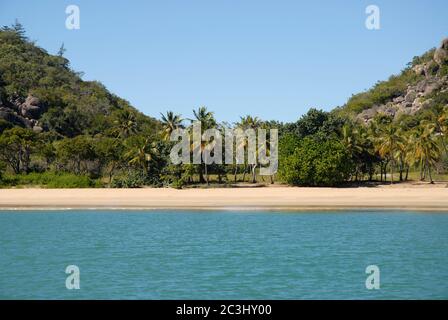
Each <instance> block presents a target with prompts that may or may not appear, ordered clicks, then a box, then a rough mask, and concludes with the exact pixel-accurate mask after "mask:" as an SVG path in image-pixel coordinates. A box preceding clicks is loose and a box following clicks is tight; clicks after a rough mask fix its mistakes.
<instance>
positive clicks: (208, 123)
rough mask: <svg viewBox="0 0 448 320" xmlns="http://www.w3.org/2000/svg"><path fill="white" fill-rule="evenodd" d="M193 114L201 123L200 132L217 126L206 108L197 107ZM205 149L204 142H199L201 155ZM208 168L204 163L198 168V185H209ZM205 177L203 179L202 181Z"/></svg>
mask: <svg viewBox="0 0 448 320" xmlns="http://www.w3.org/2000/svg"><path fill="white" fill-rule="evenodd" d="M193 114H194V117H195V120H196V121H199V122H200V123H201V129H202V131H205V130H207V129H212V128H215V127H216V126H217V123H216V120H215V116H214V114H213V112H211V111H208V110H207V108H206V107H204V106H203V107H199V109H198V110H193ZM205 147H206V142H205V141H201V154H202V152H203V151H204V149H205ZM207 169H208V166H207V164H206V163H205V162H202V164H201V165H200V167H199V181H200V183H204V182H206V183H207V184H209V179H208V172H207ZM204 177H205V179H204Z"/></svg>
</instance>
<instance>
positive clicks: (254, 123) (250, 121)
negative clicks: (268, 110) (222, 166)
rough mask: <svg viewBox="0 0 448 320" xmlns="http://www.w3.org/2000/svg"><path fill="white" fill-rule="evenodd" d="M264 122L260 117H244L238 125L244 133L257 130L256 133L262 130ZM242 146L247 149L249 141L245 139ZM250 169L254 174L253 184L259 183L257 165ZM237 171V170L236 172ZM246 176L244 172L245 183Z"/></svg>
mask: <svg viewBox="0 0 448 320" xmlns="http://www.w3.org/2000/svg"><path fill="white" fill-rule="evenodd" d="M262 124H263V122H262V121H261V120H260V119H259V118H258V117H252V116H250V115H246V116H244V117H240V122H239V123H237V127H238V128H240V129H242V130H243V131H245V130H247V129H253V130H255V132H256V131H257V129H258V128H260V127H261V126H262ZM241 143H242V146H240V147H244V148H247V147H248V141H247V139H244V140H243V141H241ZM257 152H258V151H257ZM257 155H258V154H256V155H255V158H257ZM249 167H250V171H251V173H252V181H251V182H252V183H255V182H257V179H256V178H257V177H256V168H257V164H256V163H254V164H251V165H249ZM235 171H236V170H235ZM245 175H246V171H244V174H243V181H244V177H245Z"/></svg>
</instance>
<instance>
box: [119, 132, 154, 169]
mask: <svg viewBox="0 0 448 320" xmlns="http://www.w3.org/2000/svg"><path fill="white" fill-rule="evenodd" d="M155 154H156V147H155V145H154V143H151V142H150V140H149V139H139V140H138V141H137V142H136V143H134V144H133V145H132V146H130V149H129V151H128V152H126V153H125V157H126V158H127V159H129V161H128V163H129V164H130V165H136V166H138V167H141V168H142V169H143V171H144V173H145V175H147V174H148V172H149V162H150V161H151V160H152V159H153V156H154V155H155Z"/></svg>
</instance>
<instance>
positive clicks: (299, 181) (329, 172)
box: [279, 138, 353, 186]
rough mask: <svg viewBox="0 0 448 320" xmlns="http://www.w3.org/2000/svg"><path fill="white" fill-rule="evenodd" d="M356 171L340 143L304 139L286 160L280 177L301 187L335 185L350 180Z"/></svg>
mask: <svg viewBox="0 0 448 320" xmlns="http://www.w3.org/2000/svg"><path fill="white" fill-rule="evenodd" d="M352 170H353V168H352V164H351V161H350V155H349V153H348V152H347V150H346V149H345V148H344V146H343V145H342V143H341V142H339V141H337V140H334V139H331V140H327V141H324V142H321V141H317V140H316V139H313V138H304V139H303V140H301V141H300V144H299V146H298V147H297V148H295V150H294V153H293V154H292V155H290V156H288V157H287V158H286V159H283V161H282V162H281V167H280V168H279V175H280V177H281V178H282V179H283V180H285V181H286V182H287V183H289V184H292V185H300V186H334V185H337V184H340V183H342V182H344V181H346V180H347V179H348V177H349V176H350V172H351V171H352Z"/></svg>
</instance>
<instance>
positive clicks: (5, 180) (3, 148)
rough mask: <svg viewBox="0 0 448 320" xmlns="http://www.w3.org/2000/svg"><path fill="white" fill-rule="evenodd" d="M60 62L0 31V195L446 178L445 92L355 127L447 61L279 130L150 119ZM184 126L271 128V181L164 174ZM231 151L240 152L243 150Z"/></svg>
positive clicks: (255, 121)
mask: <svg viewBox="0 0 448 320" xmlns="http://www.w3.org/2000/svg"><path fill="white" fill-rule="evenodd" d="M65 51H66V48H65V47H64V46H63V45H62V46H61V49H60V50H59V52H58V53H57V54H56V55H51V54H49V53H48V52H46V51H45V50H44V49H42V48H40V47H38V46H36V44H35V43H34V42H33V41H31V40H29V39H28V38H27V36H26V34H25V30H24V28H23V26H22V25H21V24H20V23H18V22H16V23H15V24H13V25H12V26H5V27H3V28H1V29H0V185H2V186H18V185H41V186H47V187H125V188H133V187H142V186H154V187H162V186H171V187H176V188H182V187H185V186H197V185H209V186H211V185H216V184H219V185H230V184H235V183H250V184H253V183H265V184H271V183H286V184H290V185H303V186H339V185H345V184H348V183H364V182H366V181H379V182H389V183H390V182H393V181H405V180H408V179H414V180H415V179H417V180H422V181H428V182H430V183H431V182H433V181H434V179H435V176H437V177H443V174H445V173H446V172H447V167H448V164H447V162H448V160H447V145H448V141H447V134H448V132H447V123H448V111H447V108H448V91H447V90H446V89H445V90H440V91H437V92H435V93H434V94H432V95H431V96H429V97H428V100H427V102H428V104H427V106H426V107H425V108H423V109H422V110H420V111H419V112H417V113H415V114H412V115H406V114H403V115H401V116H395V117H392V116H389V115H387V114H384V113H378V114H377V115H376V116H375V117H373V118H372V119H369V121H368V122H361V121H360V120H359V119H358V118H357V114H359V112H360V111H362V110H365V109H366V108H369V107H370V106H372V105H378V104H382V103H384V102H386V101H390V100H391V99H393V98H395V97H397V96H399V95H402V94H403V93H404V92H405V91H406V88H407V86H408V85H409V84H413V83H416V81H420V80H421V79H422V78H423V76H422V75H421V74H418V73H416V72H414V71H413V68H415V67H416V66H419V65H421V64H426V65H427V66H428V67H427V69H428V72H429V73H431V74H434V75H438V76H439V77H440V78H443V77H446V76H447V75H448V62H447V63H445V64H442V65H441V66H437V65H434V61H432V60H431V59H432V56H433V55H434V51H433V50H432V51H429V52H428V53H425V54H424V55H422V56H421V57H416V58H414V60H413V61H412V63H411V64H410V65H409V66H408V67H407V68H406V69H405V70H404V71H403V72H402V73H401V74H400V75H397V76H392V77H391V78H390V79H389V80H387V81H383V82H379V83H377V84H376V85H375V86H374V87H373V88H372V89H371V90H369V91H366V92H363V93H360V94H358V95H355V96H353V97H352V98H350V99H349V101H348V102H347V104H346V105H345V106H343V107H342V108H336V109H335V110H333V111H331V112H326V111H322V110H318V109H310V110H309V111H308V112H307V113H306V114H305V115H303V116H302V117H301V118H300V119H298V120H297V121H292V122H287V123H281V122H278V121H268V120H262V119H260V118H258V117H256V116H254V115H246V116H243V117H241V118H240V119H239V121H237V122H236V123H225V122H221V121H219V119H216V118H215V115H214V113H213V112H212V111H211V110H209V109H207V108H206V107H199V108H196V109H194V110H193V111H192V116H191V119H189V118H185V117H183V116H182V115H179V114H176V113H175V112H172V111H168V112H166V113H164V114H162V115H161V117H160V119H154V118H151V117H148V116H146V115H144V114H142V113H141V112H139V111H138V110H136V109H135V108H133V107H132V106H131V105H130V104H129V103H128V102H127V101H126V100H124V99H121V98H119V97H117V96H116V95H114V94H112V93H110V92H109V91H108V90H107V89H106V88H105V87H104V86H103V85H102V84H101V83H99V82H96V81H85V80H83V79H82V73H80V72H75V71H73V70H72V69H71V68H70V62H69V60H68V59H66V58H65V57H64V53H65ZM447 60H448V59H447ZM192 120H195V121H200V123H201V127H202V130H206V129H209V128H217V129H218V130H222V131H223V130H224V129H225V128H239V129H243V130H246V129H254V130H257V129H260V128H261V129H278V130H279V139H280V141H279V169H278V172H277V173H276V174H275V175H272V176H260V175H259V169H260V167H259V166H257V165H236V164H232V165H221V164H212V165H205V164H200V165H195V164H185V165H172V164H171V163H170V161H169V152H170V150H171V148H172V146H173V143H174V142H171V141H170V139H169V137H170V134H171V132H173V130H175V129H176V128H188V127H190V126H191V123H192ZM268 140H269V139H268ZM240 143H241V144H242V146H241V147H243V148H245V149H247V140H242V141H241V142H240ZM205 146H206V143H203V144H202V145H201V148H202V149H204V148H205ZM268 151H269V150H268Z"/></svg>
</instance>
